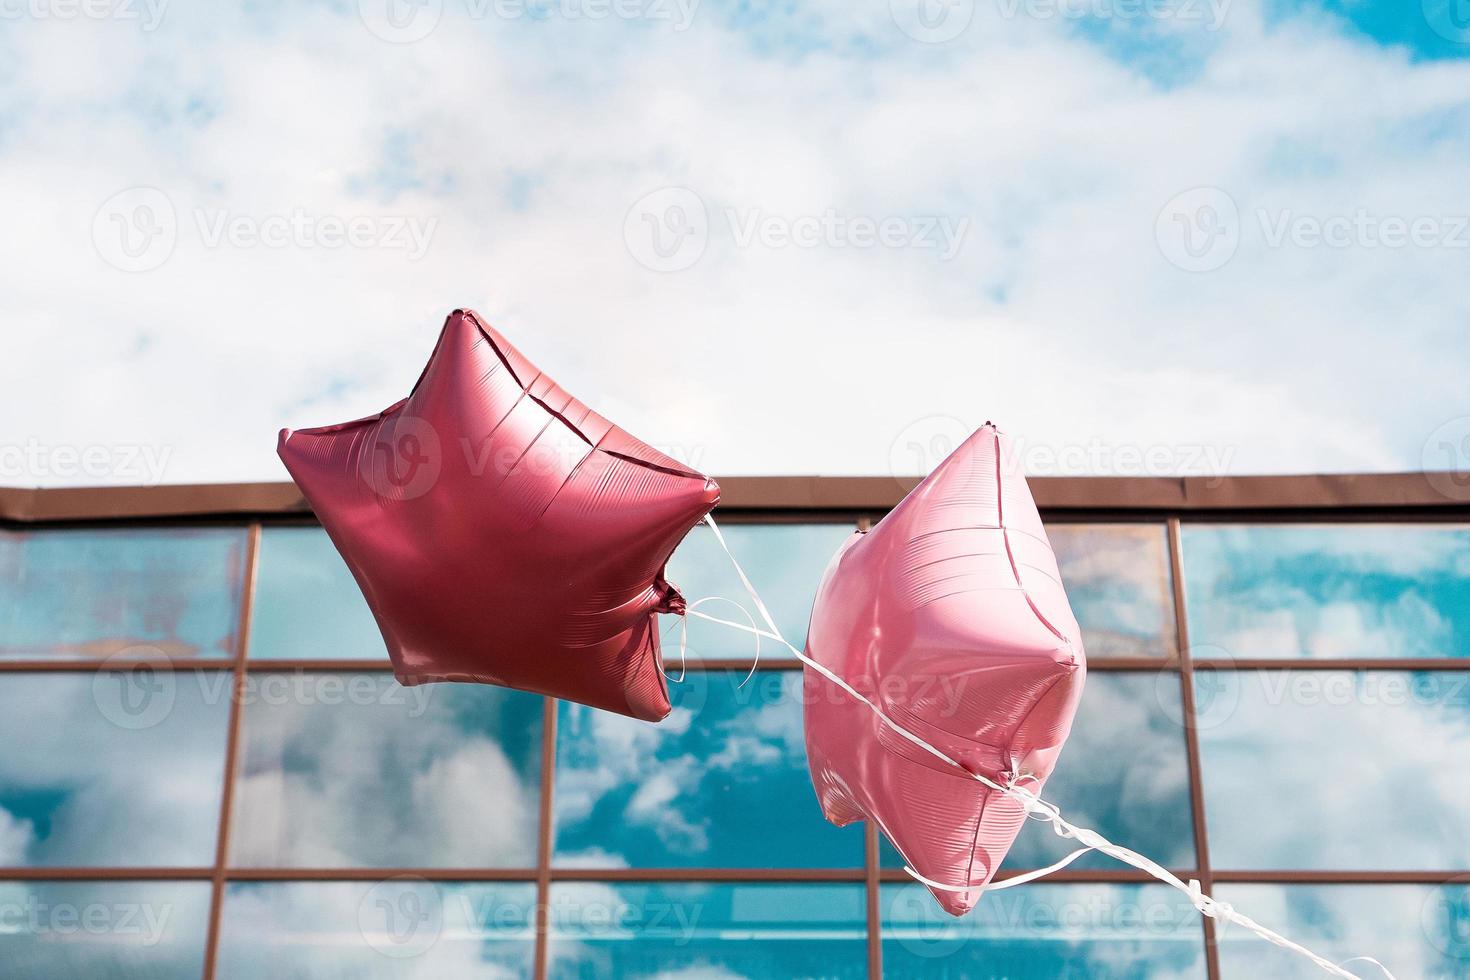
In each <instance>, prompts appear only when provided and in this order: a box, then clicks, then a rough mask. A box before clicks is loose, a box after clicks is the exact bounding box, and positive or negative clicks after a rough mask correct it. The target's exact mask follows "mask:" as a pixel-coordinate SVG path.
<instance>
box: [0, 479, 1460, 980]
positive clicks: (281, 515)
mask: <svg viewBox="0 0 1470 980" xmlns="http://www.w3.org/2000/svg"><path fill="white" fill-rule="evenodd" d="M720 482H721V484H722V487H723V488H724V502H723V503H722V505H721V508H720V511H721V517H722V519H723V520H724V521H726V522H727V523H746V522H750V523H767V524H770V523H814V522H823V523H851V524H852V525H853V526H854V528H862V527H869V526H871V524H872V523H873V522H874V521H875V520H876V519H878V517H880V516H881V515H882V514H883V513H886V512H887V510H889V509H890V508H891V507H892V506H893V505H894V504H896V503H897V502H898V500H900V499H901V498H902V496H903V494H905V493H907V492H908V490H909V489H910V488H912V486H913V485H914V484H915V483H916V482H917V478H902V479H899V478H891V477H832V478H824V477H737V478H731V479H727V480H721V481H720ZM1030 482H1031V485H1032V490H1033V493H1034V494H1035V496H1036V498H1037V501H1038V505H1039V506H1040V508H1041V510H1042V515H1043V517H1044V518H1045V519H1046V520H1048V522H1051V523H1068V524H1104V525H1107V524H1149V525H1156V526H1161V527H1162V529H1163V532H1164V534H1165V542H1166V551H1167V559H1168V562H1167V565H1168V573H1169V578H1170V582H1169V588H1170V590H1171V592H1172V600H1173V613H1174V619H1175V630H1176V636H1175V640H1176V655H1173V656H1166V657H1157V658H1153V657H1113V658H1106V657H1099V658H1093V659H1091V660H1089V664H1088V666H1089V669H1091V670H1094V671H1103V672H1108V671H1156V672H1157V671H1172V672H1174V673H1176V674H1177V675H1178V678H1179V684H1180V698H1181V706H1182V708H1183V711H1184V714H1185V717H1186V718H1187V719H1192V718H1193V717H1194V684H1193V673H1194V670H1195V668H1196V667H1202V668H1210V669H1222V670H1258V669H1265V670H1405V671H1409V670H1412V671H1429V670H1435V671H1461V670H1470V658H1464V659H1417V660H1415V659H1384V658H1363V659H1338V660H1307V659H1276V658H1270V659H1249V660H1234V661H1228V662H1223V661H1215V660H1208V659H1201V660H1198V661H1196V660H1194V659H1193V658H1192V657H1191V656H1190V655H1189V649H1190V646H1189V620H1188V609H1187V606H1186V602H1185V587H1184V564H1183V544H1182V529H1183V525H1184V523H1185V522H1188V523H1191V524H1195V523H1201V524H1203V523H1211V524H1215V523H1236V522H1238V523H1248V524H1254V525H1260V524H1280V523H1302V524H1320V523H1359V522H1371V523H1379V522H1382V523H1394V524H1403V523H1426V524H1430V523H1442V522H1454V523H1459V522H1467V521H1470V500H1456V499H1450V498H1447V497H1445V496H1444V495H1442V494H1441V493H1439V492H1438V491H1437V490H1436V489H1435V486H1434V484H1433V482H1432V481H1431V480H1430V478H1429V477H1428V475H1426V474H1423V473H1405V474H1380V475H1366V476H1362V475H1325V476H1282V477H1225V478H1205V477H1200V478H1181V479H1172V478H1128V477H1056V478H1036V479H1033V480H1031V481H1030ZM201 524H202V525H223V526H229V527H242V526H243V527H245V528H246V529H247V532H248V538H247V541H248V545H247V552H246V571H245V581H244V585H243V588H242V593H241V608H240V611H239V617H240V619H239V625H238V629H237V643H236V649H235V650H234V651H233V653H232V655H231V656H230V657H222V658H189V659H180V660H176V661H173V662H172V663H171V664H170V669H174V670H195V669H197V670H217V671H229V672H230V673H231V675H232V696H231V699H230V707H229V715H228V720H227V726H228V727H227V737H226V748H225V758H224V771H223V772H222V774H221V776H222V778H221V796H220V813H219V825H218V829H217V837H216V847H215V855H214V861H213V863H212V864H211V865H209V866H207V867H189V868H180V867H118V868H112V867H50V868H45V867H26V868H0V879H4V880H19V881H53V880H54V881H66V880H72V881H76V880H97V881H207V882H209V884H210V908H209V915H208V925H207V932H206V937H205V962H204V963H203V964H202V967H203V976H204V977H205V980H213V978H214V976H215V970H216V963H217V961H218V953H219V943H220V931H221V925H222V921H223V906H224V901H225V897H226V892H227V890H228V887H229V885H230V884H231V883H233V882H244V881H253V882H270V881H276V882H329V881H379V880H383V879H385V878H390V877H394V876H399V875H411V876H414V877H418V878H422V879H425V880H427V881H436V882H491V881H515V882H523V883H526V884H531V885H534V886H535V890H536V891H535V894H536V907H535V909H534V910H533V914H534V921H535V950H534V964H535V966H534V976H535V977H536V978H537V980H543V978H544V977H545V976H546V971H547V965H548V962H549V942H550V935H549V930H550V921H549V912H548V910H549V907H550V899H551V887H552V885H553V884H554V883H556V882H562V881H604V882H680V881H682V882H732V883H733V882H809V883H813V884H818V883H849V884H854V885H856V884H861V885H862V886H863V887H864V889H865V908H866V919H867V943H866V953H867V963H868V970H869V974H870V976H872V977H881V975H882V942H883V937H882V931H881V920H882V909H881V899H880V889H881V887H882V886H883V885H884V884H890V883H900V882H907V881H909V880H910V879H909V878H908V876H907V875H906V874H904V873H903V872H902V871H899V870H895V869H886V868H883V867H882V866H881V862H880V859H879V838H878V832H877V830H876V829H875V828H874V827H873V826H872V824H871V822H868V823H867V824H866V825H865V830H864V837H863V862H862V864H861V866H859V867H853V868H631V869H628V868H623V869H584V868H559V867H555V866H554V865H553V857H554V849H553V845H554V827H553V820H554V799H553V796H554V792H555V774H556V772H555V770H556V724H557V703H556V701H555V700H554V699H551V698H545V699H544V700H543V723H542V734H541V738H542V743H541V754H540V764H541V772H540V777H539V778H540V794H541V795H540V798H539V809H538V825H537V847H536V855H537V858H536V865H535V866H534V867H528V868H471V867H462V868H381V867H380V868H306V867H281V868H242V867H234V866H231V864H230V861H229V857H230V855H229V845H230V831H231V819H232V816H233V809H234V796H235V790H236V786H237V781H238V780H237V777H238V772H237V768H238V763H239V754H240V740H241V737H242V730H243V726H244V710H245V709H244V703H243V695H244V691H245V685H246V683H247V680H248V675H249V674H250V673H257V672H259V673H267V672H357V673H360V672H369V673H371V672H387V671H388V670H390V669H391V668H390V666H389V664H388V662H387V661H386V660H384V659H365V660H328V659H290V660H286V659H283V660H266V659H252V658H251V657H250V656H249V643H250V632H251V622H252V618H253V614H254V599H255V584H256V579H257V572H258V566H259V559H260V541H261V536H262V534H263V530H264V528H266V527H276V526H302V525H306V526H310V525H313V524H315V520H314V518H313V516H312V515H311V513H310V510H309V508H308V507H307V505H306V502H305V501H304V500H303V499H302V498H301V495H300V493H299V491H297V490H296V488H295V487H294V486H293V485H291V484H289V483H283V484H236V485H206V486H165V487H106V488H84V489H52V490H15V489H5V488H0V532H3V531H5V530H7V529H10V530H14V529H28V528H58V527H76V528H80V527H140V526H181V525H183V526H193V525H201ZM105 663H106V665H107V666H109V667H111V668H114V669H115V668H117V667H119V666H125V665H124V664H120V663H119V662H118V661H117V660H115V659H113V660H107V661H105ZM148 663H150V665H152V666H157V662H156V661H148ZM103 664H104V661H102V660H34V659H33V660H24V661H21V660H15V661H4V662H0V674H3V673H48V672H66V673H71V672H90V671H95V670H97V669H98V668H100V667H101V666H103ZM749 666H750V661H749V660H748V659H741V658H726V659H715V660H706V661H695V660H691V661H690V662H689V664H688V669H689V670H700V671H706V670H707V671H736V670H744V669H746V668H748V667H749ZM761 667H762V669H763V670H776V671H792V670H800V669H801V665H800V663H798V662H795V661H765V662H763V663H762V664H761ZM1183 727H1184V731H1183V740H1184V750H1185V757H1186V763H1187V770H1188V778H1189V800H1190V808H1191V819H1192V825H1193V830H1194V845H1195V856H1196V860H1195V864H1196V867H1194V868H1183V869H1176V870H1177V873H1178V874H1179V875H1180V876H1181V877H1185V878H1198V879H1199V880H1200V882H1201V884H1202V885H1203V886H1204V887H1205V888H1206V889H1207V890H1209V889H1213V887H1214V885H1215V884H1217V883H1222V882H1224V883H1260V884H1440V883H1445V882H1449V881H1452V880H1455V879H1459V878H1463V877H1464V876H1465V875H1466V874H1467V869H1448V870H1433V871H1366V870H1365V871H1353V870H1332V871H1309V870H1252V869H1219V868H1215V867H1213V865H1212V863H1211V860H1210V853H1209V843H1210V842H1209V834H1208V829H1207V827H1206V820H1205V816H1206V815H1205V806H1204V793H1203V779H1204V773H1203V767H1202V763H1201V759H1200V749H1199V740H1198V738H1197V733H1196V731H1195V726H1194V725H1192V724H1188V723H1186V724H1185V725H1184V726H1183ZM1022 870H1023V869H1007V870H1005V871H1002V872H1001V873H1000V874H999V875H997V877H998V878H999V879H1002V880H1003V879H1005V878H1009V877H1011V876H1013V875H1016V874H1020V873H1021V872H1022ZM1049 880H1052V881H1055V882H1058V883H1069V882H1070V883H1078V884H1081V883H1118V882H1140V883H1142V882H1147V881H1150V880H1151V879H1150V878H1149V877H1148V876H1147V875H1145V874H1143V873H1142V872H1138V871H1135V870H1133V869H1131V868H1107V869H1093V870H1078V869H1066V870H1063V871H1060V872H1057V873H1056V874H1054V875H1052V876H1050V879H1049ZM1202 935H1203V939H1204V952H1205V963H1206V969H1207V974H1208V976H1209V978H1210V980H1219V977H1220V964H1219V955H1218V942H1217V940H1218V937H1217V935H1216V930H1215V928H1214V922H1213V921H1212V920H1210V919H1208V918H1205V919H1204V920H1203V923H1202Z"/></svg>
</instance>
